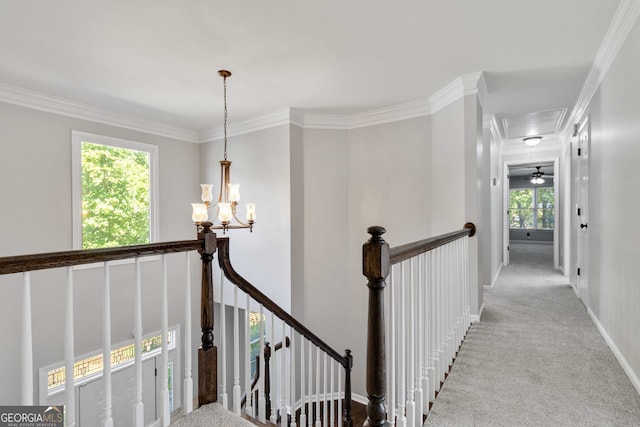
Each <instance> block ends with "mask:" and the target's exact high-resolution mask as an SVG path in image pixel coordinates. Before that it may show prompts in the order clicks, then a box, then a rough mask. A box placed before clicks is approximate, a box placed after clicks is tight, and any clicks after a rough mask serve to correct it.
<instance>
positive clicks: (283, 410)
mask: <svg viewBox="0 0 640 427" xmlns="http://www.w3.org/2000/svg"><path fill="white" fill-rule="evenodd" d="M286 354H287V336H286V324H285V323H284V322H282V348H281V350H280V425H281V426H282V427H287V406H286V405H287V403H286V402H287V393H286V391H287V390H286V389H287V381H286V369H285V368H284V366H285V355H286Z"/></svg>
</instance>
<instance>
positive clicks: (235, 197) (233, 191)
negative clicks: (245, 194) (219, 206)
mask: <svg viewBox="0 0 640 427" xmlns="http://www.w3.org/2000/svg"><path fill="white" fill-rule="evenodd" d="M228 185H229V201H230V202H231V203H233V202H236V203H238V202H239V201H240V184H231V183H229V184H228Z"/></svg>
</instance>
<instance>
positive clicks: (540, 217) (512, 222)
mask: <svg viewBox="0 0 640 427" xmlns="http://www.w3.org/2000/svg"><path fill="white" fill-rule="evenodd" d="M509 193H510V194H509V228H511V229H532V230H553V227H554V218H555V205H554V203H555V197H554V193H553V187H536V188H519V189H512V190H510V192H509Z"/></svg>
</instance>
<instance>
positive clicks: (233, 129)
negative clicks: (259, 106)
mask: <svg viewBox="0 0 640 427" xmlns="http://www.w3.org/2000/svg"><path fill="white" fill-rule="evenodd" d="M292 111H293V109H292V108H283V109H281V110H278V111H274V112H272V113H267V114H261V115H259V116H255V117H252V118H250V119H248V120H244V121H242V122H239V123H235V124H234V123H229V124H228V125H227V136H228V137H230V136H238V135H243V134H246V133H251V132H257V131H259V130H264V129H269V128H272V127H276V126H281V125H288V124H296V122H298V123H299V122H300V115H299V114H292ZM223 138H224V127H222V126H215V127H212V128H209V129H205V130H203V131H201V132H200V138H199V142H211V141H216V140H219V139H223Z"/></svg>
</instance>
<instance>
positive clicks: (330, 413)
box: [325, 354, 335, 427]
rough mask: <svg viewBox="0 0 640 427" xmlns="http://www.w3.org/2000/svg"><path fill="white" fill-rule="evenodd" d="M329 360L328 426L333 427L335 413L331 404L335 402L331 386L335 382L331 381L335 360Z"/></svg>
mask: <svg viewBox="0 0 640 427" xmlns="http://www.w3.org/2000/svg"><path fill="white" fill-rule="evenodd" d="M325 355H326V354H325ZM329 362H330V364H331V365H330V366H331V382H330V387H329V426H330V427H334V417H335V414H334V413H333V405H334V403H335V398H334V395H333V390H334V388H333V387H334V386H335V384H334V383H333V366H334V365H335V361H334V360H333V359H331V360H330V361H329Z"/></svg>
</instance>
